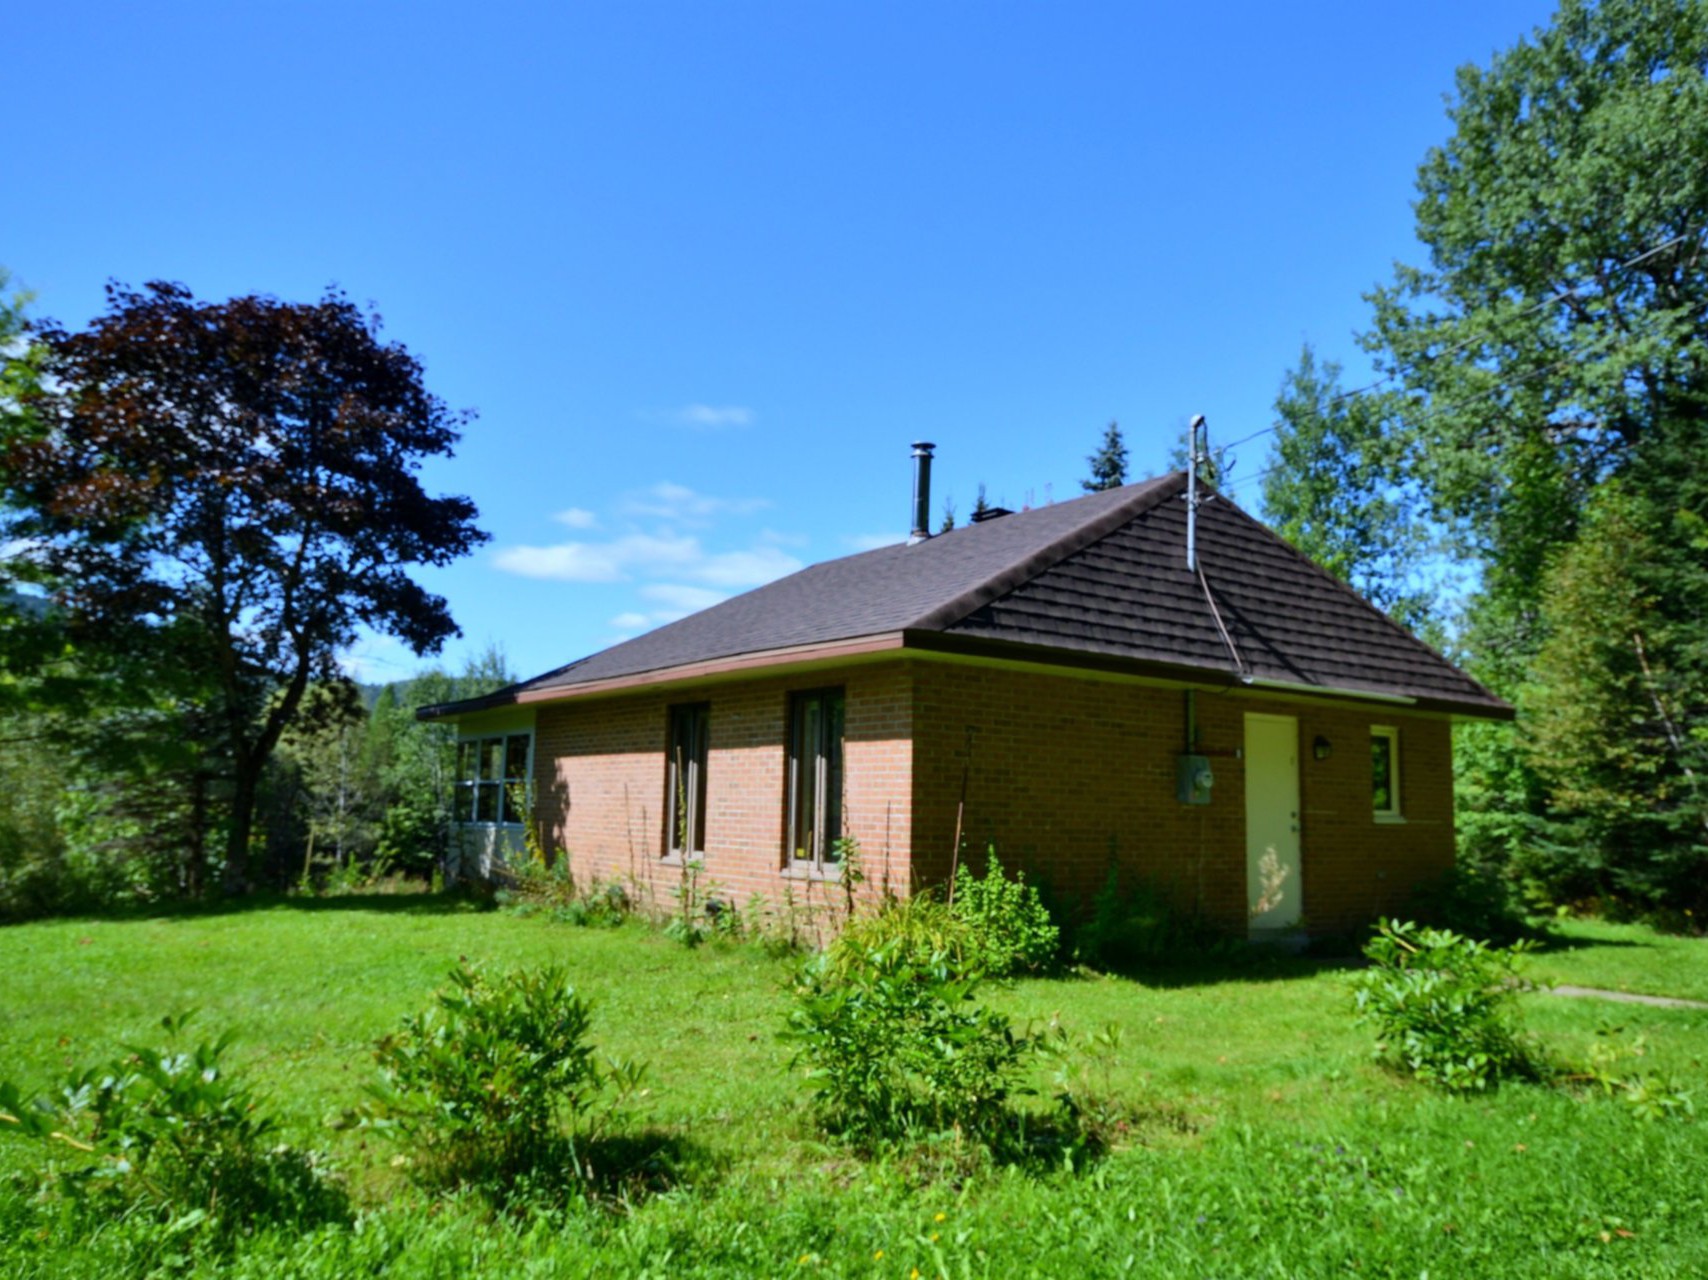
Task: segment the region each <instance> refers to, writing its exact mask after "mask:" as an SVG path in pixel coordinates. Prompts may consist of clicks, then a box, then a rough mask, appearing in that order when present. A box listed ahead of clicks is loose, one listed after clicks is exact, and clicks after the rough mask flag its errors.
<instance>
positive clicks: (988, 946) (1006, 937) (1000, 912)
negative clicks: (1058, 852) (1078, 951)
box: [954, 845, 1061, 978]
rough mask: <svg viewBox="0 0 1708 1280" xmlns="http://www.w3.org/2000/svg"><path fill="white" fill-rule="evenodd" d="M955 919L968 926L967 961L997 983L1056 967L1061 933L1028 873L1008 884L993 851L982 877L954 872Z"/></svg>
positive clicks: (961, 869)
mask: <svg viewBox="0 0 1708 1280" xmlns="http://www.w3.org/2000/svg"><path fill="white" fill-rule="evenodd" d="M954 914H955V917H956V918H957V919H959V920H960V921H961V922H962V923H963V924H965V925H966V935H967V943H966V945H967V948H968V958H969V959H970V960H971V962H972V963H973V965H974V966H975V967H977V968H978V969H979V970H981V971H982V972H984V973H985V974H987V975H989V976H990V977H993V978H1000V977H1006V976H1007V975H1009V974H1012V973H1036V972H1038V971H1039V970H1041V969H1045V968H1048V967H1049V966H1050V965H1051V964H1053V963H1055V959H1056V953H1057V952H1058V950H1060V947H1061V931H1060V930H1059V929H1057V928H1056V924H1055V921H1053V920H1051V919H1050V913H1049V911H1048V910H1047V909H1046V908H1045V906H1044V904H1043V901H1042V900H1041V899H1040V898H1039V896H1038V890H1037V889H1036V888H1035V887H1033V886H1032V885H1029V884H1027V883H1026V873H1025V872H1020V873H1018V874H1017V875H1016V876H1015V878H1014V879H1012V880H1010V879H1008V878H1007V877H1006V876H1005V875H1003V873H1002V863H1001V861H1000V860H998V858H997V856H996V846H995V845H992V846H991V847H990V850H989V855H988V858H987V861H986V864H985V873H984V875H983V876H975V875H973V873H972V870H971V868H969V867H968V866H967V865H966V864H965V863H962V864H961V866H960V867H959V868H958V869H957V870H956V872H955V893H954Z"/></svg>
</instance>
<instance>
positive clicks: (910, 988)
mask: <svg viewBox="0 0 1708 1280" xmlns="http://www.w3.org/2000/svg"><path fill="white" fill-rule="evenodd" d="M885 918H886V917H884V916H879V917H875V919H878V920H883V919H885ZM903 918H905V919H906V920H907V921H908V922H909V923H910V924H911V923H913V922H914V921H915V919H916V915H915V913H908V914H907V915H906V916H905V917H903ZM877 932H878V929H869V930H868V931H867V933H868V935H870V934H875V933H877ZM980 981H981V979H980V976H979V974H978V973H977V972H976V971H974V970H971V969H970V968H968V967H967V966H966V964H965V963H964V961H963V960H962V959H960V958H958V957H957V955H956V954H955V953H954V952H953V951H949V950H937V951H932V952H930V953H926V952H925V951H924V950H923V949H922V948H921V947H920V946H919V945H918V938H917V936H916V935H913V934H903V935H901V936H898V937H895V938H891V939H880V938H877V937H871V936H868V937H867V938H863V939H855V940H850V939H849V938H848V937H847V935H846V934H845V935H844V936H843V938H842V939H841V940H840V941H839V942H838V943H837V944H836V947H835V948H834V950H833V951H832V952H829V953H826V954H824V955H821V956H815V957H814V958H813V959H811V960H809V961H808V962H807V963H806V964H805V965H803V966H802V967H801V969H800V971H799V972H798V974H797V975H796V979H795V1005H794V1008H793V1009H792V1010H791V1011H790V1013H789V1018H788V1028H787V1030H786V1031H785V1032H784V1036H785V1038H786V1039H787V1040H789V1041H791V1042H792V1043H793V1044H794V1045H795V1047H796V1055H795V1063H794V1064H792V1065H798V1064H799V1063H802V1062H804V1063H805V1065H806V1069H807V1070H806V1075H807V1079H808V1080H810V1081H811V1082H812V1085H813V1088H814V1090H815V1091H816V1095H817V1098H816V1101H817V1103H818V1108H819V1113H820V1117H821V1119H822V1120H823V1122H824V1124H825V1127H826V1128H827V1129H829V1130H831V1131H832V1132H835V1133H839V1134H842V1135H844V1136H846V1137H848V1138H850V1139H853V1140H854V1141H856V1142H858V1143H862V1144H868V1145H869V1144H872V1143H875V1142H882V1141H886V1140H892V1139H899V1138H904V1137H909V1136H921V1135H927V1134H935V1133H942V1132H944V1131H948V1130H956V1131H959V1132H960V1133H961V1134H963V1135H966V1136H969V1137H972V1138H974V1139H976V1140H982V1141H989V1140H993V1139H995V1138H996V1137H997V1136H998V1135H999V1131H1000V1130H1001V1129H1003V1128H1004V1127H1005V1125H1006V1123H1007V1121H1008V1119H1009V1116H1008V1111H1007V1102H1008V1099H1009V1097H1010V1096H1011V1095H1012V1094H1013V1093H1014V1092H1015V1091H1016V1088H1017V1086H1018V1080H1019V1076H1020V1073H1021V1071H1022V1069H1023V1067H1024V1065H1025V1064H1026V1062H1027V1060H1028V1059H1029V1058H1030V1057H1031V1056H1032V1054H1033V1053H1034V1052H1035V1051H1036V1050H1037V1049H1038V1048H1039V1044H1038V1041H1037V1040H1036V1039H1035V1038H1034V1037H1031V1036H1028V1035H1025V1034H1020V1033H1017V1032H1016V1031H1015V1030H1014V1028H1013V1026H1012V1025H1011V1024H1010V1022H1009V1020H1008V1019H1007V1018H1006V1017H1004V1016H1003V1015H1002V1014H1000V1013H998V1012H996V1011H995V1010H993V1009H990V1008H988V1007H986V1006H985V1005H983V1004H981V1003H980V1002H979V1001H978V998H977V997H978V990H979V985H980Z"/></svg>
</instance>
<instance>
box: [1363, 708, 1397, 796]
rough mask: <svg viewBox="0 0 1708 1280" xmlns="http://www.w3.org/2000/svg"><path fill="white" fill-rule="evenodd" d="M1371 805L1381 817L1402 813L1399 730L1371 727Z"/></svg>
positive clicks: (1383, 726) (1382, 726) (1380, 726)
mask: <svg viewBox="0 0 1708 1280" xmlns="http://www.w3.org/2000/svg"><path fill="white" fill-rule="evenodd" d="M1370 807H1371V810H1372V811H1373V812H1374V813H1375V815H1376V817H1378V818H1398V817H1399V816H1400V731H1399V730H1398V729H1395V728H1393V727H1392V726H1390V725H1381V724H1379V725H1372V726H1371V727H1370Z"/></svg>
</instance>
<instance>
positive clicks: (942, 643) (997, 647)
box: [905, 631, 1516, 720]
mask: <svg viewBox="0 0 1708 1280" xmlns="http://www.w3.org/2000/svg"><path fill="white" fill-rule="evenodd" d="M905 635H906V639H907V647H908V649H910V650H913V651H916V652H925V653H938V654H954V655H960V656H965V657H973V658H990V659H996V660H1007V661H1016V662H1022V663H1028V664H1032V665H1036V666H1046V667H1056V668H1066V669H1069V670H1079V671H1088V672H1090V671H1095V672H1102V673H1106V674H1111V675H1131V676H1138V677H1148V678H1151V679H1160V680H1167V681H1171V682H1178V683H1181V684H1195V685H1212V686H1217V687H1221V688H1227V689H1254V690H1258V691H1263V692H1269V693H1292V694H1296V695H1298V696H1300V697H1309V698H1328V699H1333V700H1335V701H1356V702H1365V703H1372V704H1383V705H1388V706H1401V707H1407V708H1410V709H1414V710H1417V711H1428V712H1437V713H1446V714H1450V715H1452V716H1454V717H1455V718H1462V719H1467V720H1511V719H1513V717H1514V715H1515V714H1516V713H1515V712H1514V710H1513V708H1512V707H1511V705H1510V704H1508V703H1506V702H1504V701H1501V700H1500V699H1498V698H1494V695H1492V694H1490V695H1489V697H1490V698H1491V699H1492V701H1491V702H1488V703H1485V702H1482V701H1479V700H1475V699H1469V698H1466V699H1459V698H1453V697H1445V696H1441V695H1435V694H1413V693H1402V692H1399V691H1396V690H1391V689H1362V688H1357V687H1348V686H1339V685H1324V684H1310V683H1307V682H1304V681H1292V680H1276V679H1270V678H1267V677H1262V676H1259V677H1255V678H1250V679H1245V678H1242V677H1241V676H1240V675H1239V674H1238V673H1237V672H1234V671H1232V670H1230V669H1228V668H1225V667H1213V666H1195V665H1191V664H1188V663H1175V662H1161V661H1157V660H1155V659H1151V658H1136V657H1125V656H1122V655H1119V654H1109V653H1097V652H1095V651H1092V650H1087V649H1069V648H1065V647H1056V646H1050V645H1038V644H1028V643H1025V642H1020V641H1012V640H992V639H989V638H986V637H974V636H961V635H955V634H953V633H949V632H942V631H908V632H906V633H905Z"/></svg>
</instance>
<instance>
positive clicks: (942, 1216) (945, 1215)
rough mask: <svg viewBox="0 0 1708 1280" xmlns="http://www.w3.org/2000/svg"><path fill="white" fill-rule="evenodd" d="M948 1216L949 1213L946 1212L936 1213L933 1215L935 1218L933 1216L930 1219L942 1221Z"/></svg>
mask: <svg viewBox="0 0 1708 1280" xmlns="http://www.w3.org/2000/svg"><path fill="white" fill-rule="evenodd" d="M948 1216H949V1215H948V1214H946V1213H940V1214H938V1215H937V1216H936V1217H935V1218H933V1219H931V1221H933V1222H942V1221H944V1220H946V1219H947V1218H948Z"/></svg>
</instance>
